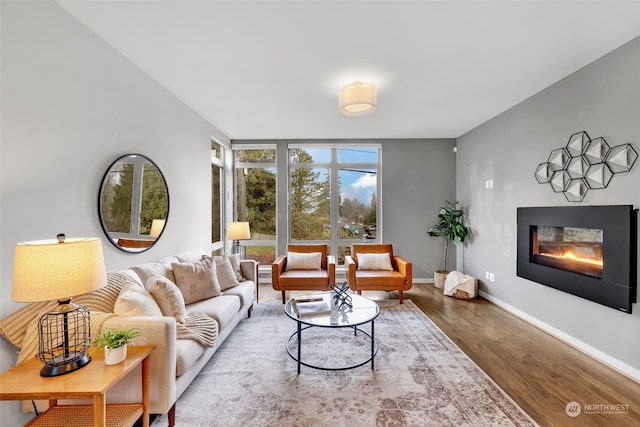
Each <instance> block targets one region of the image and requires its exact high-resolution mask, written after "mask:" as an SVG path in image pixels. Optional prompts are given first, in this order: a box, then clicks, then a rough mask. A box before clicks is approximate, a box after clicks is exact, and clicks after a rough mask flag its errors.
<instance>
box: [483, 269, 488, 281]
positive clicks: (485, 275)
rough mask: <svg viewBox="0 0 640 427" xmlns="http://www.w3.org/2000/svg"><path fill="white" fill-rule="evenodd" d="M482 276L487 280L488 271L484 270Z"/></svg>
mask: <svg viewBox="0 0 640 427" xmlns="http://www.w3.org/2000/svg"><path fill="white" fill-rule="evenodd" d="M484 278H485V279H487V280H489V272H488V271H485V272H484Z"/></svg>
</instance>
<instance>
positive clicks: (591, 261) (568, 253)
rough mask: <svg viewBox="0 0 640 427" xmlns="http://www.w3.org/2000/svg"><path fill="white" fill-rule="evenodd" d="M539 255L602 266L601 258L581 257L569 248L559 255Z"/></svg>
mask: <svg viewBox="0 0 640 427" xmlns="http://www.w3.org/2000/svg"><path fill="white" fill-rule="evenodd" d="M541 255H544V256H547V257H550V258H556V259H562V260H570V261H575V262H579V263H582V264H589V265H595V266H596V267H600V268H602V266H603V261H602V259H598V258H587V257H583V256H580V255H578V254H576V253H575V252H573V251H570V250H569V251H565V252H563V253H562V254H561V255H556V254H549V253H543V254H541Z"/></svg>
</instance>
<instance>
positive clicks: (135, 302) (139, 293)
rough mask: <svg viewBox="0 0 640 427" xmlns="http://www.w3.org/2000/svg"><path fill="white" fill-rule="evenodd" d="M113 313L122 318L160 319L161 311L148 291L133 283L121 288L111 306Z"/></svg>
mask: <svg viewBox="0 0 640 427" xmlns="http://www.w3.org/2000/svg"><path fill="white" fill-rule="evenodd" d="M113 312H114V313H115V314H117V315H119V316H123V317H130V316H151V317H162V310H160V307H159V306H158V303H157V302H156V300H154V299H153V297H152V296H151V294H150V293H149V291H147V290H146V289H145V288H143V287H142V286H139V285H138V284H137V283H133V282H132V283H127V284H125V285H124V286H123V287H122V289H121V290H120V294H119V295H118V299H117V300H116V303H115V305H114V306H113Z"/></svg>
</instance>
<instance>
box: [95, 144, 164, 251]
mask: <svg viewBox="0 0 640 427" xmlns="http://www.w3.org/2000/svg"><path fill="white" fill-rule="evenodd" d="M130 157H141V158H143V159H145V161H147V162H149V163H150V164H152V165H153V166H154V167H155V168H156V169H157V170H158V172H159V173H160V176H161V177H162V181H163V182H164V186H165V188H166V190H167V215H166V218H165V221H168V220H169V211H170V207H171V203H170V200H171V197H170V195H169V185H168V184H167V179H166V178H165V176H164V174H163V173H162V170H161V169H160V168H159V167H158V165H157V164H156V163H155V162H154V161H153V160H151V159H150V158H149V157H147V156H145V155H144V154H139V153H129V154H124V155H122V156H120V157H118V158H117V159H115V160H114V161H113V162H112V163H111V164H110V165H109V167H108V168H107V170H106V172H105V173H104V174H103V176H102V180H101V181H100V189H99V191H98V217H99V219H100V226H101V227H102V231H103V232H104V234H105V235H106V236H107V240H108V241H109V242H110V243H111V244H112V245H113V246H115V247H116V248H117V249H119V250H120V251H122V252H124V253H127V254H138V253H142V252H146V251H148V250H149V249H151V248H152V247H154V246H155V245H156V243H157V242H158V240H160V237H162V235H163V234H164V231H165V229H166V228H167V223H166V222H165V225H164V227H163V228H162V231H161V232H160V234H159V235H158V236H157V237H156V238H155V240H154V241H153V243H151V244H150V245H149V246H147V247H144V248H135V249H136V250H131V249H129V248H126V247H123V246H120V245H118V244H117V241H116V240H114V239H113V237H112V236H111V234H110V232H109V230H108V229H107V226H106V224H105V223H104V219H103V217H102V191H103V187H104V182H105V179H106V178H107V176H108V175H109V173H110V172H111V170H112V169H113V167H114V166H115V165H116V164H117V163H118V162H121V161H123V160H124V159H127V158H130Z"/></svg>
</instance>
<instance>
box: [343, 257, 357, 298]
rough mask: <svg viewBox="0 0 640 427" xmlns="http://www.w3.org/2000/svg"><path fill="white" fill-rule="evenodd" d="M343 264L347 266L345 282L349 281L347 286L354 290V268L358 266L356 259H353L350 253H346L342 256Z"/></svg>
mask: <svg viewBox="0 0 640 427" xmlns="http://www.w3.org/2000/svg"><path fill="white" fill-rule="evenodd" d="M344 264H345V265H346V267H347V282H348V283H349V287H350V288H351V289H354V290H355V286H356V270H357V268H358V264H357V263H356V260H355V259H353V257H352V256H351V255H347V256H345V257H344Z"/></svg>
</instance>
